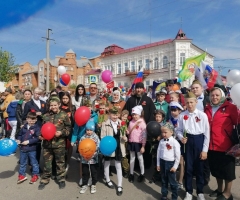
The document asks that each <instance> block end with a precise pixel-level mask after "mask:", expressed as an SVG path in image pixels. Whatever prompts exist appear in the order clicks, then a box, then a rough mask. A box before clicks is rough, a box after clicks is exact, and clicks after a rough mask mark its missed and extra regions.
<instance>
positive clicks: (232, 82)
mask: <svg viewBox="0 0 240 200" xmlns="http://www.w3.org/2000/svg"><path fill="white" fill-rule="evenodd" d="M227 84H228V85H229V86H232V88H231V90H230V95H231V99H232V100H233V102H234V103H235V104H236V105H237V106H238V107H240V71H239V70H236V69H234V70H231V71H230V72H229V73H228V74H227Z"/></svg>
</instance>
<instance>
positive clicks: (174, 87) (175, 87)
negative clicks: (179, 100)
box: [172, 84, 180, 91]
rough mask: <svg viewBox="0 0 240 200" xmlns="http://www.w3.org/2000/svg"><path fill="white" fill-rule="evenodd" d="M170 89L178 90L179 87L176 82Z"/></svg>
mask: <svg viewBox="0 0 240 200" xmlns="http://www.w3.org/2000/svg"><path fill="white" fill-rule="evenodd" d="M172 90H173V91H177V90H180V88H179V86H178V85H177V84H174V85H173V87H172Z"/></svg>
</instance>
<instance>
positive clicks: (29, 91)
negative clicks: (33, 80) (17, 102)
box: [23, 89, 32, 94]
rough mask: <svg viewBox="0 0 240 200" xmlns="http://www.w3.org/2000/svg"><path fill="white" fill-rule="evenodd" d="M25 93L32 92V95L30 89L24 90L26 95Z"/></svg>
mask: <svg viewBox="0 0 240 200" xmlns="http://www.w3.org/2000/svg"><path fill="white" fill-rule="evenodd" d="M25 92H30V93H31V94H32V91H31V90H29V89H26V90H24V92H23V94H24V93H25Z"/></svg>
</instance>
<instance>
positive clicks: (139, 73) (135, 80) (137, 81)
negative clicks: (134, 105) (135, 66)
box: [127, 68, 143, 96]
mask: <svg viewBox="0 0 240 200" xmlns="http://www.w3.org/2000/svg"><path fill="white" fill-rule="evenodd" d="M142 81H143V68H141V69H140V71H139V72H138V73H137V76H136V77H135V79H134V80H133V83H132V87H131V89H130V90H129V91H128V93H127V96H129V95H130V94H131V93H132V90H133V89H134V87H135V85H136V83H140V82H142Z"/></svg>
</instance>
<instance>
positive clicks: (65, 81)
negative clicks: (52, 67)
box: [61, 74, 71, 85]
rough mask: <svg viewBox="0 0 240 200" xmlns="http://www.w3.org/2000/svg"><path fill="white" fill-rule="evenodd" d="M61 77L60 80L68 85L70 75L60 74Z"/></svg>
mask: <svg viewBox="0 0 240 200" xmlns="http://www.w3.org/2000/svg"><path fill="white" fill-rule="evenodd" d="M61 79H62V81H63V82H64V83H65V84H66V85H68V83H69V82H70V80H71V77H70V75H69V74H63V75H62V76H61Z"/></svg>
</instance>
